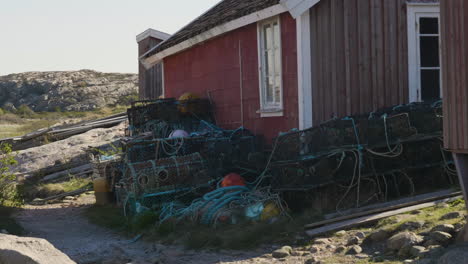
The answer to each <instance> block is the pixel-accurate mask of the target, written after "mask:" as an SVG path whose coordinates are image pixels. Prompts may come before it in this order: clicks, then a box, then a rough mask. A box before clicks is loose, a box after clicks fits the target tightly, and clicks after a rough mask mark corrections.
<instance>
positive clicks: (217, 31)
mask: <svg viewBox="0 0 468 264" xmlns="http://www.w3.org/2000/svg"><path fill="white" fill-rule="evenodd" d="M287 11H288V10H287V9H286V8H284V7H283V6H282V5H280V4H278V5H274V6H271V7H268V8H265V9H263V10H260V11H258V12H255V13H252V14H249V15H246V16H243V17H241V18H238V19H235V20H233V21H230V22H227V23H225V24H222V25H220V26H217V27H215V28H212V29H210V30H208V31H206V32H203V33H201V34H199V35H197V36H195V37H193V38H190V39H188V40H185V41H183V42H181V43H179V44H177V45H174V46H172V47H170V48H167V49H165V50H163V51H161V52H159V53H156V54H154V55H153V56H151V57H149V58H145V57H146V55H147V54H148V53H150V52H151V50H150V51H148V52H147V53H145V54H143V55H142V56H141V57H140V60H141V61H142V63H143V65H145V67H147V66H149V67H151V66H153V65H154V64H156V63H157V62H159V61H160V60H162V59H164V58H165V57H167V56H171V55H173V54H176V53H178V52H181V51H183V50H186V49H188V48H190V47H192V46H194V45H197V44H199V43H202V42H204V41H207V40H209V39H212V38H214V37H217V36H219V35H222V34H224V33H226V32H229V31H233V30H235V29H238V28H241V27H244V26H247V25H249V24H252V23H256V22H257V21H260V20H264V19H267V18H269V17H273V16H276V15H278V14H281V13H284V12H287Z"/></svg>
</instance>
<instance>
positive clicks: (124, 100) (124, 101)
mask: <svg viewBox="0 0 468 264" xmlns="http://www.w3.org/2000/svg"><path fill="white" fill-rule="evenodd" d="M138 100H139V97H138V93H131V94H129V95H126V96H123V97H121V98H120V99H119V101H118V104H120V105H130V104H131V103H133V102H135V101H138Z"/></svg>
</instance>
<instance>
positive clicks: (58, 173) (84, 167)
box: [41, 164, 92, 182]
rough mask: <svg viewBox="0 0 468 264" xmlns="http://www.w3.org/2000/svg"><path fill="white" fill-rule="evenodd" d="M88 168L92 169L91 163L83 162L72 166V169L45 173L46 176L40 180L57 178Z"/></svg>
mask: <svg viewBox="0 0 468 264" xmlns="http://www.w3.org/2000/svg"><path fill="white" fill-rule="evenodd" d="M90 169H92V165H91V164H85V165H82V166H79V167H76V168H72V169H69V170H65V171H60V172H56V173H53V174H50V175H47V176H45V177H44V178H42V179H41V182H46V181H50V180H54V179H57V178H60V177H63V176H66V175H69V174H75V173H80V172H83V171H88V170H90Z"/></svg>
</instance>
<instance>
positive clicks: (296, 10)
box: [280, 0, 320, 19]
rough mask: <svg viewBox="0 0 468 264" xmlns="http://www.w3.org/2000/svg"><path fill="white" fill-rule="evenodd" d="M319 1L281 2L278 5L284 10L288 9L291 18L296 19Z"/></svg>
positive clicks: (289, 0)
mask: <svg viewBox="0 0 468 264" xmlns="http://www.w3.org/2000/svg"><path fill="white" fill-rule="evenodd" d="M318 2H320V0H281V1H280V3H281V5H283V6H284V7H285V8H287V9H288V11H289V13H291V16H292V17H294V18H296V19H297V18H298V17H299V16H301V15H302V14H304V13H305V12H306V11H308V10H309V9H310V8H312V7H313V6H314V5H316V4H317V3H318Z"/></svg>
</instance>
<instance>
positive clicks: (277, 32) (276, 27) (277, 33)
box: [273, 22, 281, 48]
mask: <svg viewBox="0 0 468 264" xmlns="http://www.w3.org/2000/svg"><path fill="white" fill-rule="evenodd" d="M273 29H274V32H275V47H276V48H279V45H280V43H281V42H280V36H281V35H280V28H279V24H278V23H277V22H275V23H274V24H273Z"/></svg>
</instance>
